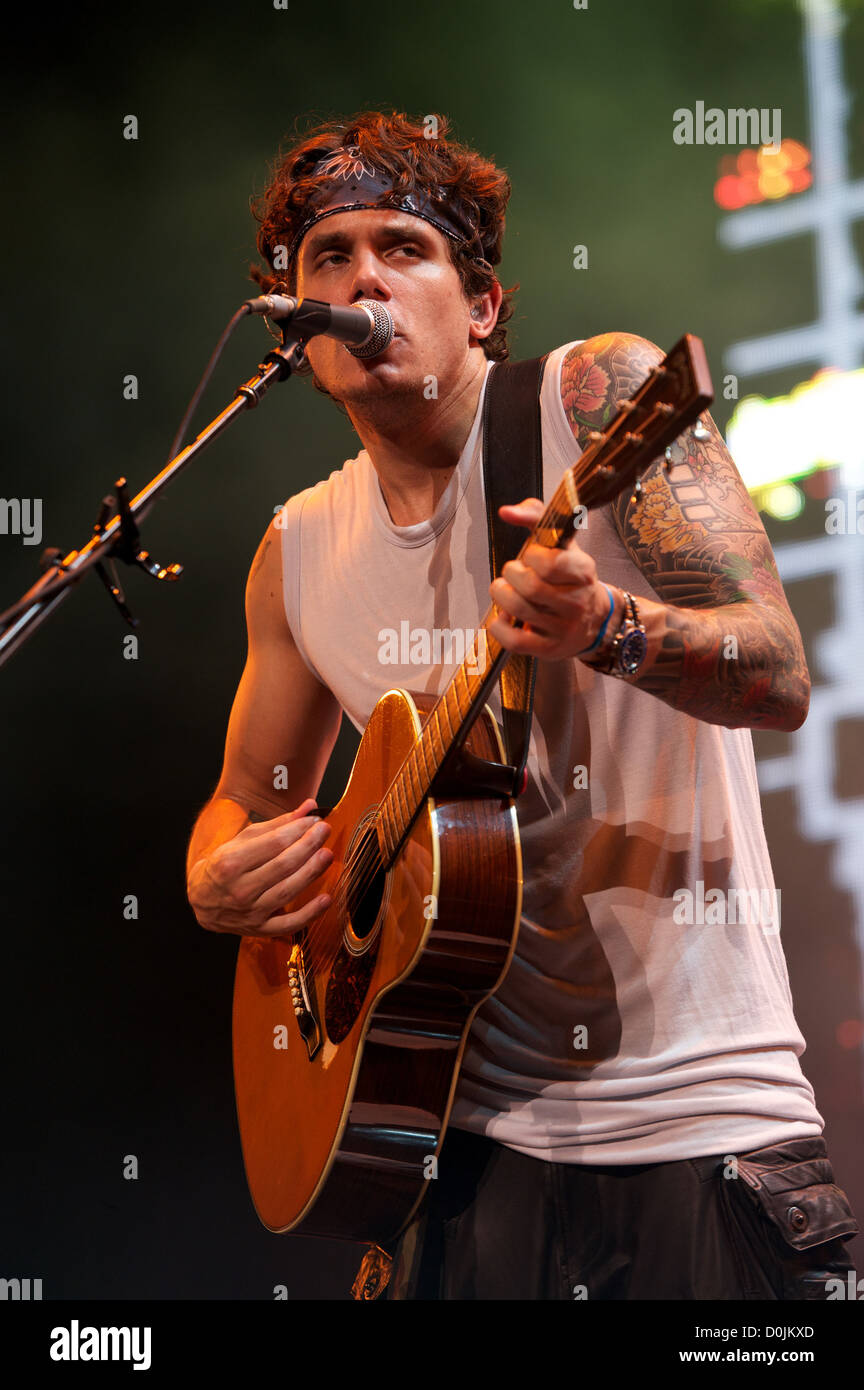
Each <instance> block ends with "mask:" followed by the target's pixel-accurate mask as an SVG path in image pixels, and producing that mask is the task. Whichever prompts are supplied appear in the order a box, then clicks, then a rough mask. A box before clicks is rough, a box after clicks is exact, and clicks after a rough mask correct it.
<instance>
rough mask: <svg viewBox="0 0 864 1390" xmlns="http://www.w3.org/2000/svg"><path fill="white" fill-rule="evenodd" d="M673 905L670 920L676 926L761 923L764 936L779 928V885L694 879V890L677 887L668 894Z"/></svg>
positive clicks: (749, 924)
mask: <svg viewBox="0 0 864 1390" xmlns="http://www.w3.org/2000/svg"><path fill="white" fill-rule="evenodd" d="M672 901H673V902H674V903H675V909H674V911H673V913H672V920H673V922H674V923H675V924H676V926H679V927H683V926H688V927H692V926H698V927H712V926H729V925H735V924H739V925H743V926H748V927H761V928H762V930H763V932H764V933H765V935H766V936H776V934H777V932H779V930H780V889H779V888H729V889H725V890H724V889H723V888H709V889H708V891H707V893H706V891H705V884H704V883H703V881H702V879H701V878H700V879H698V880H697V883H696V889H695V891H694V890H692V889H690V888H678V889H676V891H675V892H674V893H673V894H672Z"/></svg>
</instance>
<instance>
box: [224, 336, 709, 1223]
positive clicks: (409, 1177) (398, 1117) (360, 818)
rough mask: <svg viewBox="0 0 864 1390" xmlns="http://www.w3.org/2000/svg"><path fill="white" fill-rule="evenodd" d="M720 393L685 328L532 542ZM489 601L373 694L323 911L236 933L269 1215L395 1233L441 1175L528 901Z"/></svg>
mask: <svg viewBox="0 0 864 1390" xmlns="http://www.w3.org/2000/svg"><path fill="white" fill-rule="evenodd" d="M712 399H713V392H712V386H711V377H710V374H709V371H708V365H707V362H706V359H705V352H704V348H703V346H702V343H701V341H700V340H699V339H698V338H696V337H693V336H692V335H691V334H685V336H684V337H683V338H682V339H681V340H680V342H678V343H677V344H676V345H675V347H674V348H672V350H671V351H670V352H669V353H668V355H667V356H666V357H665V358H664V360H663V362H662V363H661V364H659V365H658V366H657V367H655V368H654V369H653V370H652V371H651V372H650V373H649V375H648V377H647V378H646V380H645V382H644V383H643V385H642V386H641V387H640V388H639V390H638V391H636V393H635V394H634V395H633V397H632V399H630V400H629V401H625V402H624V403H623V404H622V405H621V406H620V408H619V410H618V412H617V414H616V415H615V417H614V419H613V420H612V421H611V423H610V424H609V425H608V426H607V427H606V428H605V429H604V430H603V431H599V430H598V431H595V432H593V433H592V434H591V436H590V437H589V442H588V447H587V448H586V449H585V451H584V453H583V454H582V456H581V457H580V458H579V459H578V460H577V462H576V464H575V465H574V466H573V467H572V468H571V469H569V470H568V471H567V473H566V474H565V475H564V477H563V478H562V480H561V483H560V485H559V486H558V488H557V490H556V492H555V495H554V497H553V498H552V499H551V501H550V502H549V503H548V505H547V507H546V510H545V513H544V515H543V517H542V518H541V520H540V522H539V524H538V525H537V527H536V529H535V530H534V531H533V533H532V534H531V536H530V537H529V539H528V540H526V542H525V544H526V546H527V545H528V544H529V542H533V543H535V544H539V545H544V546H549V547H555V546H558V547H561V546H564V545H566V543H567V541H568V540H569V538H570V536H571V535H572V534H573V532H574V529H575V528H576V527H577V526H578V524H579V523H580V521H581V520H583V519H584V513H583V512H582V511H581V510H580V509H581V508H587V509H590V508H593V507H598V506H601V505H603V504H604V503H606V502H608V501H610V500H611V499H612V498H613V497H615V496H616V495H617V494H618V493H619V492H620V491H622V490H623V489H624V488H626V487H632V486H633V484H634V482H636V480H637V479H638V477H639V476H640V475H641V474H642V473H643V472H644V471H645V469H646V468H647V467H648V466H649V464H650V463H651V462H652V461H653V460H654V459H656V458H657V457H658V456H659V455H661V454H662V452H663V450H664V449H665V448H666V447H667V446H668V445H669V444H671V443H672V442H673V441H674V440H675V439H676V438H677V436H678V435H679V434H680V433H681V431H682V430H683V429H684V428H685V427H686V426H687V425H689V424H690V423H692V421H694V420H695V419H696V418H697V416H698V415H699V414H700V413H701V412H702V411H703V410H704V409H706V407H707V406H708V405H710V403H711V401H712ZM638 486H639V484H638V482H636V487H637V490H638ZM523 549H524V547H523ZM496 613H497V609H495V608H494V607H493V608H492V609H490V611H489V613H488V614H487V616H486V618H485V620H484V623H483V627H482V630H480V631H479V632H478V635H477V639H476V641H475V644H474V648H473V649H472V651H471V652H470V653H469V654H467V655H466V658H465V660H464V661H463V663H462V664H461V665H460V666H459V668H458V669H457V671H456V673H455V675H454V676H453V678H452V679H451V680H450V682H449V683H448V685H447V687H446V689H445V690H444V692H443V694H442V695H440V696H439V697H435V696H431V695H419V694H412V693H411V692H409V691H407V690H396V689H394V690H388V691H387V692H386V694H384V695H382V697H381V699H380V700H379V701H378V703H377V704H376V706H375V708H374V710H373V712H372V717H371V718H370V720H369V723H368V725H367V727H366V729H365V732H364V734H363V738H362V741H361V743H360V747H359V749H358V752H357V756H356V759H355V761H354V766H353V768H352V771H351V776H350V779H349V782H348V785H347V787H346V789H345V792H344V795H343V796H342V798H341V800H340V801H339V802H338V804H337V805H336V806H335V807H334V808H333V809H332V810H331V811H330V812H329V813H328V814H327V817H326V819H327V821H328V823H329V825H330V826H331V827H332V829H331V835H330V838H329V840H328V846H329V848H330V849H331V850H332V851H333V855H334V858H333V862H332V864H331V865H330V868H329V869H328V870H327V872H326V874H325V875H323V876H322V877H321V878H319V880H318V881H317V882H316V883H315V884H314V885H313V886H312V887H311V888H309V889H308V890H306V891H305V893H303V894H301V895H299V897H298V898H297V899H295V900H294V903H293V904H292V906H294V907H297V906H300V905H301V904H302V903H303V902H306V901H308V900H309V899H310V898H311V897H313V896H316V895H317V894H318V893H320V892H327V893H329V894H330V895H331V896H332V899H333V901H332V904H331V906H330V907H329V908H328V909H327V911H326V913H324V914H323V915H322V916H321V917H319V918H318V919H317V920H316V921H315V922H314V923H312V925H311V926H309V927H308V928H306V929H305V930H304V931H302V932H298V933H296V934H295V935H293V936H291V937H286V938H283V939H281V940H269V941H265V940H261V939H257V938H255V937H243V938H242V939H241V944H240V948H239V954H238V959H237V972H236V979H235V989H234V1014H233V1035H234V1042H233V1050H234V1077H235V1090H236V1098H237V1116H238V1122H239V1128H240V1136H241V1141H242V1147H243V1158H244V1162H245V1167H246V1175H247V1180H248V1184H249V1190H250V1193H251V1196H252V1200H253V1202H254V1205H255V1209H256V1211H257V1213H258V1216H259V1217H260V1219H261V1221H262V1222H263V1224H264V1225H265V1226H266V1227H267V1228H268V1229H269V1230H271V1231H293V1232H295V1233H296V1234H299V1235H313V1236H330V1237H337V1238H340V1239H344V1240H350V1241H357V1242H372V1243H373V1244H376V1245H383V1246H386V1245H388V1244H391V1245H392V1242H393V1241H394V1240H395V1239H396V1238H397V1236H398V1235H399V1233H400V1232H401V1231H402V1230H403V1229H404V1228H405V1227H406V1226H407V1224H408V1223H409V1221H410V1220H411V1219H412V1217H413V1216H414V1214H415V1212H416V1211H417V1209H418V1207H419V1204H420V1202H421V1200H422V1198H423V1196H424V1194H425V1192H426V1190H427V1187H428V1181H427V1180H428V1178H429V1177H431V1176H433V1175H434V1172H435V1163H436V1161H437V1155H438V1153H439V1152H440V1149H441V1146H442V1143H443V1140H444V1135H445V1131H446V1127H447V1122H448V1117H449V1114H450V1110H451V1107H452V1103H453V1096H454V1092H455V1090H456V1083H457V1078H458V1071H459V1066H460V1062H461V1059H462V1054H463V1051H464V1048H465V1042H466V1038H467V1035H468V1032H469V1030H470V1028H471V1024H472V1021H473V1019H474V1015H475V1014H476V1012H477V1010H478V1009H479V1008H480V1006H481V1005H482V1004H483V1002H484V1001H485V1000H486V999H488V998H489V996H490V995H491V994H492V993H493V992H494V991H495V989H496V988H497V987H498V985H499V984H500V983H501V981H502V979H503V977H504V975H505V972H506V970H507V968H508V965H509V963H510V960H511V958H512V955H513V952H514V949H515V946H516V939H517V934H518V928H519V920H520V908H521V902H522V863H521V853H520V845H519V827H518V822H517V815H516V804H515V800H514V794H515V793H516V792H517V790H518V789H517V788H516V787H514V785H513V782H514V772H515V769H513V768H511V767H508V766H507V764H506V762H505V756H504V750H503V746H502V742H501V738H500V736H499V731H498V725H497V723H496V720H495V718H494V716H493V715H492V713H491V711H490V709H489V708H488V706H487V705H486V703H485V702H486V699H487V697H488V696H489V694H490V692H491V691H492V690H493V689H494V686H495V682H496V681H497V679H498V676H499V672H500V670H501V667H502V666H503V664H504V663H505V662H506V661H507V659H508V656H509V653H508V652H507V651H506V650H505V649H504V648H502V647H501V645H500V643H498V642H497V641H496V640H495V638H494V637H493V636H492V635H491V634H490V633H489V632H488V631H487V628H488V624H489V623H490V622H491V621H492V620H493V618H494V617H495V615H496ZM484 654H485V661H484V660H483V659H482V657H483V655H484Z"/></svg>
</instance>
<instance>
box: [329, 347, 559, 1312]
mask: <svg viewBox="0 0 864 1390" xmlns="http://www.w3.org/2000/svg"><path fill="white" fill-rule="evenodd" d="M547 355H548V354H547ZM545 362H546V357H532V358H527V359H526V360H525V361H524V362H497V363H496V364H495V366H494V367H492V368H491V370H490V372H489V376H488V378H487V381H486V396H485V399H484V402H483V486H484V489H485V493H486V522H487V527H488V533H489V569H490V573H491V575H492V578H493V579H494V578H497V576H498V575H499V574H500V573H501V567H502V565H504V564H506V563H507V561H508V560H515V558H516V556H517V555H518V554H519V551H520V550H521V549H522V546H523V545H524V544H525V540H526V538H527V536H528V532H527V531H526V530H525V529H524V527H521V526H511V525H510V524H509V523H507V522H504V521H502V520H501V518H500V517H499V515H498V508H499V507H503V506H504V504H505V503H512V502H521V501H522V499H523V498H524V497H542V496H543V438H542V434H541V430H540V387H541V385H542V383H543V367H544V365H545ZM536 669H537V660H536V657H525V656H511V658H510V660H509V661H508V662H507V665H506V666H505V667H504V668H503V670H502V672H501V710H502V714H503V718H504V748H505V752H506V755H507V758H508V761H509V762H510V764H511V765H512V766H513V767H515V768H517V769H518V773H519V778H521V775H522V773H523V771H524V769H525V764H526V762H527V759H528V741H529V737H530V733H531V714H532V710H533V705H534V677H535V673H536ZM519 778H517V779H516V784H517V786H518V782H519ZM391 1267H392V1247H391V1249H390V1250H385V1249H384V1248H383V1246H380V1245H374V1244H372V1245H369V1246H368V1247H367V1249H366V1252H365V1254H364V1256H363V1259H362V1260H361V1262H360V1269H359V1270H358V1273H357V1277H356V1278H355V1280H354V1284H353V1287H352V1290H351V1293H352V1297H353V1298H355V1299H359V1300H362V1301H367V1300H371V1299H374V1298H378V1297H379V1296H380V1294H381V1292H382V1291H383V1289H384V1288H385V1287H386V1285H387V1283H388V1282H389V1279H390V1272H391Z"/></svg>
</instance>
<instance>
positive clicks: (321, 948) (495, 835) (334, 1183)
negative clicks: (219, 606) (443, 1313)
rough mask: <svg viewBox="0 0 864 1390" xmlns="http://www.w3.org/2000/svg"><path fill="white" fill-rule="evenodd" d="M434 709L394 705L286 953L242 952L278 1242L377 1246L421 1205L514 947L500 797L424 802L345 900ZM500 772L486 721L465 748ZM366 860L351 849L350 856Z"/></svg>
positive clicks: (263, 1153)
mask: <svg viewBox="0 0 864 1390" xmlns="http://www.w3.org/2000/svg"><path fill="white" fill-rule="evenodd" d="M434 703H435V697H432V696H425V695H411V694H409V693H408V692H406V691H403V690H391V691H389V692H388V693H387V694H386V695H384V696H383V697H382V698H381V700H379V702H378V704H377V705H376V706H375V709H374V711H373V713H372V717H371V719H370V721H369V724H368V725H367V728H366V730H365V733H364V735H363V739H362V741H361V744H360V747H359V749H358V752H357V757H356V759H355V762H354V766H353V769H352V771H351V777H350V780H349V782H348V786H347V788H346V790H345V793H344V795H343V796H342V799H341V800H340V801H339V803H338V805H337V806H335V807H334V808H333V810H332V811H331V812H329V813H328V814H327V817H326V819H327V823H328V824H329V825H330V826H331V827H332V830H331V835H330V837H329V839H328V841H327V845H328V848H330V849H331V850H332V851H333V854H334V859H333V863H332V864H331V866H330V868H329V869H328V871H327V873H326V874H325V875H324V876H322V878H320V879H319V880H318V881H317V883H316V884H315V885H314V886H313V887H312V888H311V889H309V890H307V891H306V893H305V894H302V895H301V896H300V897H299V898H298V899H297V905H298V906H299V905H300V904H302V903H303V902H305V901H308V900H309V899H310V898H312V897H315V896H317V895H318V894H319V893H321V892H328V893H330V894H332V895H333V897H334V901H333V903H332V905H331V906H330V907H329V908H328V910H327V912H326V913H325V914H324V915H323V916H322V917H320V918H318V920H317V921H316V922H315V923H313V924H312V926H311V927H310V928H309V929H307V930H306V931H304V932H301V933H299V934H298V935H297V936H296V937H286V938H282V939H281V940H272V941H263V940H258V939H255V938H253V937H244V938H242V940H241V944H240V950H239V955H238V959H237V972H236V978H235V988H234V1015H233V1033H234V1078H235V1091H236V1098H237V1115H238V1122H239V1127H240V1135H241V1141H242V1146H243V1158H244V1162H245V1166H246V1176H247V1180H248V1183H249V1189H250V1192H251V1195H252V1200H253V1202H254V1204H255V1209H256V1211H257V1213H258V1215H259V1217H260V1219H261V1221H262V1222H263V1224H264V1225H265V1226H266V1227H267V1228H268V1229H269V1230H271V1231H289V1230H290V1231H293V1232H295V1233H296V1234H300V1235H315V1236H331V1237H338V1238H341V1239H345V1240H352V1241H371V1242H374V1243H386V1242H387V1241H391V1240H393V1239H395V1237H396V1236H397V1235H398V1233H399V1232H400V1231H401V1230H402V1229H403V1228H404V1227H405V1226H406V1225H407V1223H408V1221H409V1220H410V1218H411V1217H412V1215H413V1213H414V1212H415V1211H416V1209H417V1207H418V1206H419V1204H420V1202H421V1200H422V1198H423V1196H424V1194H425V1192H426V1191H427V1190H428V1180H427V1178H426V1177H425V1176H424V1172H428V1170H429V1164H428V1160H429V1159H430V1158H431V1157H432V1155H434V1154H436V1153H438V1152H439V1150H440V1146H441V1143H442V1141H443V1138H444V1132H445V1129H446V1126H447V1121H448V1117H449V1114H450V1109H451V1106H452V1102H453V1095H454V1092H455V1089H456V1080H457V1075H458V1069H459V1065H460V1062H461V1059H462V1053H463V1051H464V1047H465V1040H466V1037H467V1034H468V1031H469V1029H470V1026H471V1023H472V1021H473V1018H474V1015H475V1013H476V1012H477V1009H478V1008H479V1007H480V1005H481V1004H482V1003H483V1001H484V1000H485V999H487V998H488V997H489V995H490V994H492V993H493V991H494V990H495V989H496V988H497V986H498V984H499V983H500V982H501V980H502V979H503V977H504V974H505V973H506V970H507V967H508V966H509V964H510V959H511V957H512V954H513V950H514V948H515V944H516V936H517V932H518V926H519V915H520V908H521V901H522V865H521V853H520V846H519V832H518V827H517V821H516V811H515V806H514V803H513V801H512V800H511V799H510V798H509V797H497V798H493V797H490V796H489V795H488V794H487V795H479V796H475V797H472V796H471V795H470V791H471V788H470V784H469V785H467V786H465V787H464V788H463V789H462V791H461V794H460V795H459V796H455V795H454V796H453V797H452V798H448V796H447V795H439V796H436V797H435V799H433V798H431V797H427V798H426V800H425V802H424V805H423V808H422V809H421V811H420V813H419V815H418V816H417V818H416V820H415V821H414V823H413V825H412V827H411V829H410V831H409V833H408V836H407V839H406V840H405V841H404V843H403V844H402V847H401V849H400V850H399V852H398V854H397V856H396V858H395V859H394V861H393V863H392V865H391V867H390V868H389V870H386V871H381V872H379V873H375V874H372V873H370V874H369V875H367V877H368V878H369V880H370V881H369V882H368V884H367V885H366V886H365V890H364V893H363V895H362V896H360V895H358V894H357V893H354V894H349V895H348V896H347V897H346V894H345V893H344V891H343V892H342V893H341V894H340V893H339V890H338V888H337V881H338V880H340V876H342V879H343V882H344V875H343V870H344V868H345V865H346V862H350V860H351V856H352V855H353V856H354V858H355V860H356V857H357V855H358V852H359V853H362V845H363V843H364V841H363V836H364V834H366V835H367V836H368V833H369V832H368V827H369V824H370V821H371V817H372V815H373V814H374V812H375V811H376V808H377V807H378V806H379V804H380V802H381V800H382V798H383V797H384V795H385V792H387V790H388V788H389V787H390V785H391V783H392V782H393V779H394V777H395V775H396V773H397V772H398V770H399V768H400V766H401V765H402V763H403V762H404V760H405V759H406V757H407V756H408V754H409V752H410V751H411V749H412V748H413V747H414V745H415V744H416V742H417V739H418V735H419V733H420V730H421V727H422V725H423V723H424V721H425V717H426V715H427V714H428V711H429V710H430V709H431V708H432V706H433V705H434ZM465 747H466V749H468V750H469V752H471V753H473V754H475V755H476V756H477V757H479V758H483V759H487V760H490V761H493V762H496V763H501V762H504V761H505V757H504V751H503V748H502V746H501V740H500V737H499V734H498V728H497V725H496V723H495V720H494V718H493V717H492V715H491V713H490V712H489V710H488V709H487V708H485V707H484V708H483V709H482V711H481V712H480V714H479V715H478V717H477V718H476V720H475V722H474V723H473V725H472V727H471V729H470V730H469V732H468V735H467V737H466V739H465ZM358 846H359V847H360V849H359V850H358Z"/></svg>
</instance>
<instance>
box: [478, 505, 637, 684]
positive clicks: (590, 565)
mask: <svg viewBox="0 0 864 1390" xmlns="http://www.w3.org/2000/svg"><path fill="white" fill-rule="evenodd" d="M545 510H546V507H545V504H544V503H543V502H541V501H540V500H539V499H538V498H536V497H528V498H526V499H525V501H524V502H520V503H519V504H518V505H517V506H512V507H501V508H499V515H500V517H501V519H502V520H503V521H508V522H510V523H511V524H512V525H515V526H524V527H526V528H527V529H528V530H529V531H533V529H534V527H535V526H536V525H537V523H538V521H539V520H540V518H541V517H542V515H543V513H544V511H545ZM489 592H490V594H491V596H492V601H493V603H494V604H495V605H496V607H497V608H499V609H500V610H501V613H502V614H505V615H509V616H510V617H513V618H519V619H520V620H521V621H522V622H523V623H524V624H525V626H524V627H521V628H516V627H511V625H510V623H509V622H508V621H507V618H506V616H498V617H496V618H495V619H494V621H493V622H491V623H490V624H489V632H490V633H491V634H492V636H493V637H495V638H497V640H498V641H499V642H500V644H501V646H502V647H505V648H506V649H507V650H508V651H512V652H522V653H524V654H525V655H526V656H537V657H545V658H546V659H547V660H549V661H563V660H565V659H567V658H569V657H574V656H577V655H578V654H579V652H582V651H584V650H585V648H586V647H590V646H591V644H592V642H593V641H594V639H595V637H596V636H597V634H598V632H599V631H600V628H601V627H602V625H603V622H604V619H605V618H606V615H607V613H608V612H609V594H608V593H607V591H606V586H605V584H602V583H601V582H600V580H599V579H598V578H597V567H596V565H595V564H594V561H593V559H592V557H591V556H590V555H588V554H586V552H585V551H584V550H583V549H582V547H581V546H580V545H579V542H578V541H577V539H576V537H575V536H572V537H571V538H570V540H569V541H568V542H567V546H566V548H565V549H564V550H557V549H556V550H550V549H548V548H547V547H546V546H542V545H529V546H528V548H527V549H526V550H525V551H524V552H523V554H522V558H521V559H520V560H509V561H508V562H507V564H506V565H504V567H503V569H502V571H501V576H500V578H498V579H496V580H495V581H494V582H493V583H492V585H491V586H490V589H489ZM613 596H614V590H613Z"/></svg>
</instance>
